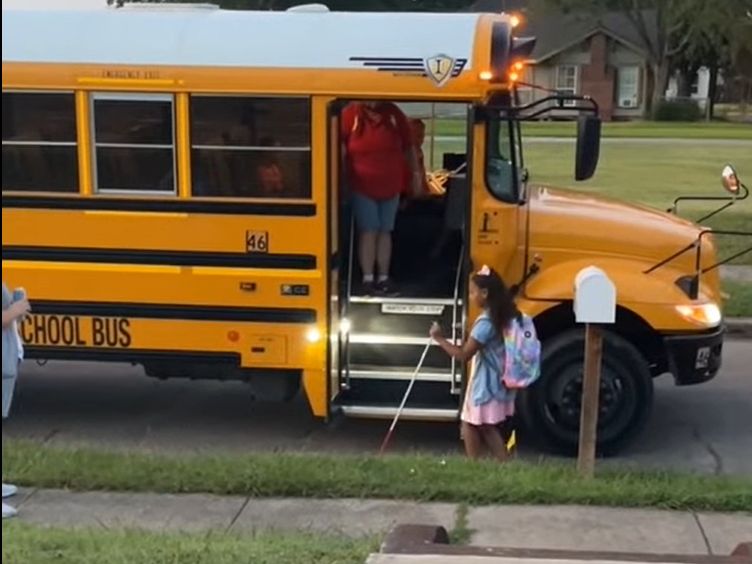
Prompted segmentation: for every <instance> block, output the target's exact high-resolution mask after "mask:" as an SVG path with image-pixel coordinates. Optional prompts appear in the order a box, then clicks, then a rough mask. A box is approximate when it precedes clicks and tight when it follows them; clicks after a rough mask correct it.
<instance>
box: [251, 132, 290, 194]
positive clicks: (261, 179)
mask: <svg viewBox="0 0 752 564" xmlns="http://www.w3.org/2000/svg"><path fill="white" fill-rule="evenodd" d="M259 144H260V145H261V146H262V147H278V146H279V142H277V141H275V140H274V139H272V138H270V137H265V138H263V139H262V140H261V141H260V142H259ZM256 181H257V183H258V187H259V189H260V192H261V193H260V195H261V196H263V197H265V198H284V197H285V182H284V177H283V176H282V167H281V166H280V164H279V159H278V158H277V155H276V153H275V152H274V151H264V152H262V153H261V156H260V157H259V161H258V164H257V165H256ZM288 196H289V194H288Z"/></svg>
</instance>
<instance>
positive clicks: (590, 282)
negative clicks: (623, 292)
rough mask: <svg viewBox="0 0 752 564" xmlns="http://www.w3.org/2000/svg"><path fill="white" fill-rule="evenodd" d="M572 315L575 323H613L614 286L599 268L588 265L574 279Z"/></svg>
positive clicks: (614, 311) (614, 319)
mask: <svg viewBox="0 0 752 564" xmlns="http://www.w3.org/2000/svg"><path fill="white" fill-rule="evenodd" d="M574 317H575V319H576V320H577V323H614V322H615V321H616V287H615V286H614V283H613V282H611V279H610V278H609V277H608V276H607V275H606V273H605V272H603V271H602V270H601V269H600V268H597V267H595V266H588V267H587V268H583V269H582V270H580V271H579V272H578V273H577V277H576V278H575V280H574Z"/></svg>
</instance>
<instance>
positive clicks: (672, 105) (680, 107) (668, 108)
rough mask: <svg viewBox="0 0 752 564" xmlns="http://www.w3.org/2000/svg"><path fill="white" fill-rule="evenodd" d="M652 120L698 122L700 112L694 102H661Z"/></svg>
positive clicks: (700, 116)
mask: <svg viewBox="0 0 752 564" xmlns="http://www.w3.org/2000/svg"><path fill="white" fill-rule="evenodd" d="M653 118H654V119H655V120H656V121H698V120H700V119H701V118H702V110H700V106H699V105H698V104H697V102H695V101H694V100H661V102H660V103H659V104H658V106H657V107H656V108H655V111H654V112H653Z"/></svg>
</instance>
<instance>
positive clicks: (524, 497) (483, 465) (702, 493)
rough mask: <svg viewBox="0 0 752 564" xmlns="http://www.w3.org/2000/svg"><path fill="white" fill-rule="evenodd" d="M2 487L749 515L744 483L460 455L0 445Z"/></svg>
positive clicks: (751, 503)
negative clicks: (186, 452) (590, 473)
mask: <svg viewBox="0 0 752 564" xmlns="http://www.w3.org/2000/svg"><path fill="white" fill-rule="evenodd" d="M3 479H4V480H5V481H12V482H14V483H17V484H19V485H26V486H32V485H33V486H35V487H41V488H67V489H71V490H108V491H157V492H163V493H189V492H190V493H200V492H206V493H213V494H219V495H222V494H235V495H246V496H247V495H250V496H255V497H315V498H342V497H356V498H390V499H408V500H418V501H447V502H456V503H465V504H478V505H482V504H493V503H512V504H585V505H604V506H624V507H664V508H675V509H696V510H725V511H751V510H752V478H750V477H703V476H695V475H690V474H679V473H672V472H658V471H641V470H634V471H631V470H616V469H614V467H613V466H612V467H610V468H609V469H606V468H602V469H601V470H600V471H599V472H598V476H597V477H596V478H595V479H594V480H590V481H588V480H582V479H579V478H578V476H577V474H576V473H575V471H574V467H573V466H572V465H571V464H567V463H540V464H532V463H524V462H515V463H511V464H508V465H504V466H500V465H498V464H496V463H494V462H492V461H485V462H475V461H471V460H467V459H466V458H464V457H459V456H452V457H448V458H446V459H440V458H438V457H435V456H433V457H432V456H397V455H394V456H387V457H383V458H379V457H373V456H347V455H323V454H322V455H314V454H284V453H282V454H254V455H247V456H237V455H236V456H230V455H227V456H207V455H192V456H166V455H159V454H151V455H147V454H137V453H115V452H103V451H99V450H93V449H75V448H71V447H67V448H66V447H50V446H46V445H44V444H42V443H38V442H30V441H18V440H5V441H3Z"/></svg>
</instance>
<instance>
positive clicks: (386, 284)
mask: <svg viewBox="0 0 752 564" xmlns="http://www.w3.org/2000/svg"><path fill="white" fill-rule="evenodd" d="M376 291H377V292H378V293H379V295H380V296H385V297H388V298H394V297H395V296H399V290H397V287H396V286H395V285H394V282H392V281H391V280H390V279H389V278H387V279H386V280H382V281H380V282H379V283H378V284H376Z"/></svg>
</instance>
